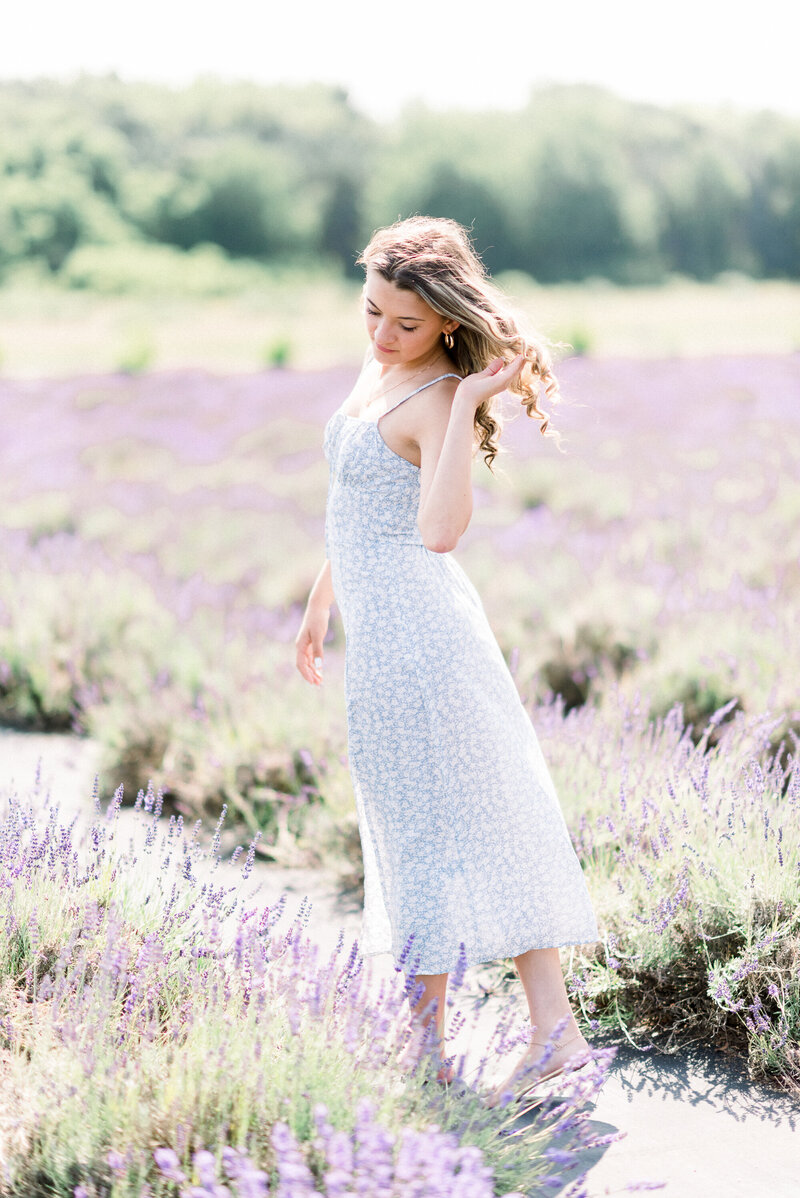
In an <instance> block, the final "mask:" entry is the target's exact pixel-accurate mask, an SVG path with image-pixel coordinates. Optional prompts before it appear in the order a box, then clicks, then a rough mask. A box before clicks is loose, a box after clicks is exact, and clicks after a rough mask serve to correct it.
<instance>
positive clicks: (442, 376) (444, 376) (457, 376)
mask: <svg viewBox="0 0 800 1198" xmlns="http://www.w3.org/2000/svg"><path fill="white" fill-rule="evenodd" d="M442 379H458V381H459V382H463V381H464V380H463V377H462V375H460V374H453V373H452V371H451V372H450V373H449V374H440V375H439V377H438V378H435V379H431V381H430V382H429V383H423V384H422V386H421V387H417V389H416V391H411V392H409V394H408V395H404V396H403V398H402V399H398V401H397V403H395V404H392V406H391V407H390V408H387V409H386V411H385V412H383V413H382V415H381V417H380V419H381V420H383V417H384V416H388V415H389V413H390V412H393V411H394V410H395V408H399V407H400V404H401V403H405V402H406V400H407V399H411V398H412V397H413V396H414V395H419V393H420V391H424V390H425V389H426V388H427V387H432V386H433V384H434V383H441V381H442Z"/></svg>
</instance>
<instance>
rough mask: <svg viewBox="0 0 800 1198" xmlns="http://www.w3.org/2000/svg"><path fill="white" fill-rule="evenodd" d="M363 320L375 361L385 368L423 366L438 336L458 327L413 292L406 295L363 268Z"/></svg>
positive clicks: (438, 338)
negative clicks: (364, 280) (364, 278)
mask: <svg viewBox="0 0 800 1198" xmlns="http://www.w3.org/2000/svg"><path fill="white" fill-rule="evenodd" d="M364 319H365V321H366V325H367V333H368V334H369V339H370V341H371V342H372V352H373V354H374V356H375V360H376V361H377V362H380V363H381V364H382V365H385V366H414V365H416V364H418V363H424V361H425V359H426V358H428V357H430V356H431V355H432V353H433V351H434V350H435V348H436V347H437V345H438V344H439V343H440V342H441V337H442V333H451V332H452V331H453V330H454V329H456V328H457V327H458V322H457V321H455V320H446V319H445V317H443V316H440V315H439V313H438V312H434V310H433V308H431V307H430V305H429V304H426V303H425V300H424V299H422V298H421V296H419V295H417V293H416V291H407V290H405V288H403V287H398V286H397V284H396V283H390V282H389V280H388V279H384V277H383V275H382V274H380V273H379V272H378V271H377V270H375V269H374V268H373V267H371V266H370V267H368V268H367V278H366V282H365V284H364Z"/></svg>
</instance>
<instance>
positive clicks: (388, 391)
mask: <svg viewBox="0 0 800 1198" xmlns="http://www.w3.org/2000/svg"><path fill="white" fill-rule="evenodd" d="M431 365H432V363H431V362H428V363H427V364H426V365H425V366H420V368H419V370H417V371H415V373H414V374H410V375H409V376H408V378H405V379H401V380H400V382H399V383H393V384H392V386H391V387H387V388H386V390H385V391H379V392H378V393H377V395H375V397H374V398H373V400H372V401H371V404H370V405H369V406H370V407H371V406H372V403H374V402H375V400H376V399H383V397H384V395H390V394H391V392H392V391H396V390H397V388H398V387H402V386H403V384H404V383H412V382H413V381H414V379H416V378H419V376H420V375H421V374H423V373H424V371H426V370H430V367H431Z"/></svg>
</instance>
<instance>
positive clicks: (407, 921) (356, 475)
mask: <svg viewBox="0 0 800 1198" xmlns="http://www.w3.org/2000/svg"><path fill="white" fill-rule="evenodd" d="M456 377H457V376H456ZM433 381H437V380H433ZM426 385H429V384H426ZM421 389H422V388H420V389H418V390H421ZM413 394H416V392H414V393H413ZM408 398H410V396H406V397H404V399H403V400H401V401H400V403H403V402H405V399H408ZM395 406H399V405H395ZM325 454H326V457H327V459H328V463H329V466H330V484H329V491H328V504H327V510H326V521H325V545H326V552H327V556H328V558H329V559H330V562H331V572H332V573H331V576H332V580H333V589H334V593H335V595H336V601H337V605H338V607H339V611H340V614H341V617H342V622H343V625H344V631H345V637H346V658H345V692H346V700H347V722H348V750H349V762H350V772H351V775H352V780H353V786H354V790H355V798H356V809H357V813H358V822H359V831H360V835H361V844H362V849H363V855H364V871H365V886H364V890H365V893H364V914H363V920H362V935H361V944H360V947H361V951H362V953H363V954H364V955H365V956H372V955H374V954H376V953H382V952H391V953H392V954H393V956H394V959H395V962H396V963H400V962H401V960H402V958H401V954H402V952H403V949H404V947H405V946H406V944H407V943H408V942H409V940H410V944H411V951H410V954H409V955H408V958H407V962H408V964H407V965H406V966H405V967H406V968H408V967H410V966H413V968H414V969H415V971H416V972H418V973H423V974H429V973H445V972H449V971H450V970H452V969H454V968H455V966H456V965H457V963H458V960H459V955H460V952H461V951H462V946H463V952H464V953H465V955H466V962H467V964H468V965H473V964H478V963H480V962H484V961H493V960H497V959H502V958H505V957H510V956H516V955H517V954H518V953H522V952H525V951H526V950H527V949H531V948H545V947H548V946H551V945H563V944H587V943H591V942H594V941H595V940H597V938H598V931H597V925H596V922H595V918H594V913H593V911H592V906H591V902H590V899H589V894H588V891H587V888H586V883H585V880H584V877H583V873H582V870H581V866H580V862H579V861H578V858H577V856H576V854H575V850H574V848H573V846H572V843H571V841H570V837H569V833H568V831H567V827H566V824H565V821H564V817H563V814H562V811H561V808H560V805H559V802H558V798H557V795H556V792H555V788H554V786H553V782H552V780H551V777H550V774H549V772H548V769H547V765H546V763H545V761H544V757H543V755H542V752H541V749H540V747H539V742H538V739H537V737H536V733H535V730H534V728H533V725H532V723H531V721H530V719H529V717H528V714H527V712H526V711H525V708H524V707H523V705H522V702H521V700H520V698H519V695H518V692H517V689H516V686H515V683H514V680H513V678H512V676H511V674H510V672H509V670H508V667H507V665H506V662H505V660H504V658H503V655H502V653H501V651H500V647H499V646H498V644H497V641H496V640H495V638H494V635H493V633H492V631H491V629H490V627H489V623H488V621H487V619H486V615H485V613H484V610H483V606H482V604H481V601H480V599H479V597H478V594H477V592H476V590H475V588H474V587H473V585H472V583H471V582H470V581H469V579H468V578H467V576H466V574H465V573H464V571H463V570H462V568H461V567H460V566H459V565H458V564H457V563H456V561H455V560H454V559H453V558H452V556H451V555H450V554H449V553H433V552H432V551H430V550H428V549H426V548H425V546H424V544H423V543H422V538H421V536H420V534H419V530H418V528H417V508H418V504H419V470H418V469H417V467H416V466H414V465H413V463H411V462H409V461H406V459H405V458H402V457H399V456H398V455H397V454H396V453H394V452H393V451H392V450H391V449H390V448H389V447H388V445H386V443H385V442H384V440H383V438H382V436H381V432H380V429H379V427H378V425H377V424H376V423H375V422H374V421H372V420H364V419H360V418H358V417H352V416H348V415H346V414H345V413H344V412H342V411H341V410H340V411H338V412H336V413H335V414H334V415H333V416H332V417H331V419H330V420H329V421H328V424H327V426H326V429H325Z"/></svg>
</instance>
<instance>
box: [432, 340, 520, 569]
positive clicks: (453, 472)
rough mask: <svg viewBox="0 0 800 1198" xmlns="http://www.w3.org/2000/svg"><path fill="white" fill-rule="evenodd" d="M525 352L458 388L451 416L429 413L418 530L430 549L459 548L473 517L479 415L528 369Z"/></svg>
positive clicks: (473, 376)
mask: <svg viewBox="0 0 800 1198" xmlns="http://www.w3.org/2000/svg"><path fill="white" fill-rule="evenodd" d="M523 362H524V358H523V355H522V354H519V355H518V356H517V357H516V358H514V359H513V361H511V362H509V363H508V364H506V363H505V362H504V361H503V359H502V358H495V360H494V361H493V362H490V363H489V365H488V366H487V367H486V369H485V370H482V371H481V372H480V373H479V374H470V375H467V377H466V378H465V379H464V380H463V381H462V382H460V383H459V384H458V387H457V388H456V392H455V395H454V396H453V401H452V405H451V407H450V411H449V416H443V415H442V410H441V409H439V411H438V412H436V411H429V413H428V418H427V419H426V420H425V423H424V424H423V426H422V428H421V429H420V432H419V437H418V440H419V450H420V475H421V477H420V502H419V513H418V516H417V527H418V528H419V531H420V535H421V536H422V540H423V543H424V545H425V547H426V548H427V549H430V550H432V551H433V552H434V553H449V551H450V550H451V549H455V547H456V545H457V544H458V540H459V538H460V537H461V536H462V535H463V533H464V532H465V531H466V529H467V526H468V524H469V522H470V518H471V516H472V454H473V447H474V444H475V432H474V427H475V412H476V411H477V409H478V408H479V407H480V405H481V404H482V403H484V402H485V401H486V400H488V399H491V398H492V396H493V395H498V394H499V393H500V392H501V391H504V390H505V389H506V387H507V386H508V385H509V383H511V382H513V380H514V378H515V377H516V376H517V375H518V374H519V372H520V371H521V369H522V366H523Z"/></svg>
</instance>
